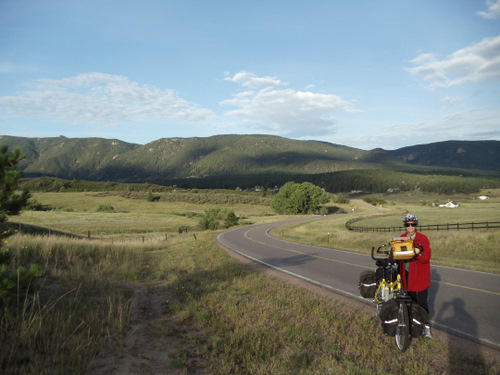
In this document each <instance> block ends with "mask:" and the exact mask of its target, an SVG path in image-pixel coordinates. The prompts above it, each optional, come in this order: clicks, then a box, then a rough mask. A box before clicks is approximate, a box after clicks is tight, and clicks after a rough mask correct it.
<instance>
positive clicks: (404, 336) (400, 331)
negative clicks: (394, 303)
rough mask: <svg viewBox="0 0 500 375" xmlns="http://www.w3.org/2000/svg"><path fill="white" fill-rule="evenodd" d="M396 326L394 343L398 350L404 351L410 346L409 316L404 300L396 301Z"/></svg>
mask: <svg viewBox="0 0 500 375" xmlns="http://www.w3.org/2000/svg"><path fill="white" fill-rule="evenodd" d="M398 304H399V306H398V326H397V327H396V344H397V345H398V348H399V350H401V351H402V352H404V351H406V349H408V347H409V346H410V316H409V314H408V305H407V304H406V302H399V303H398Z"/></svg>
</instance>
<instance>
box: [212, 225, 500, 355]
mask: <svg viewBox="0 0 500 375" xmlns="http://www.w3.org/2000/svg"><path fill="white" fill-rule="evenodd" d="M314 219H316V220H318V219H321V218H319V217H315V218H302V219H296V220H289V221H282V222H275V223H266V224H256V225H250V226H246V227H241V228H236V229H233V230H230V231H228V232H224V233H221V234H219V235H218V237H217V241H218V242H219V243H220V244H221V245H223V246H225V247H227V248H229V249H231V250H233V251H235V252H237V253H239V254H241V255H244V256H246V257H247V258H250V259H253V260H254V261H257V262H260V263H262V264H265V265H267V266H269V267H272V268H274V269H277V270H280V271H282V272H286V273H288V274H291V275H293V276H296V277H299V278H302V279H304V280H307V281H309V282H312V283H314V284H317V285H321V286H323V287H325V288H328V289H330V290H333V291H335V292H338V293H341V294H343V295H346V296H349V297H352V298H355V299H358V300H361V301H363V302H366V303H370V302H369V301H367V300H365V299H363V298H362V297H361V296H360V295H359V291H358V281H359V274H360V272H361V271H362V270H365V269H374V268H375V266H374V261H373V260H372V259H371V257H370V255H365V254H357V253H349V252H346V251H341V250H332V249H326V248H321V247H313V246H307V245H301V244H296V243H292V242H287V241H282V240H279V239H276V238H274V237H272V236H271V235H269V233H268V232H269V231H270V230H271V229H272V228H274V227H278V226H283V225H287V224H291V223H294V222H297V221H302V220H314ZM429 302H430V309H431V321H432V325H433V326H434V327H436V328H440V329H443V330H446V331H448V332H451V333H454V334H456V335H458V336H461V337H464V338H468V339H471V340H474V341H478V342H481V343H483V344H486V345H488V346H490V347H493V348H495V349H500V275H494V274H488V273H483V272H474V271H466V270H460V269H455V268H448V267H440V266H432V285H431V289H430V293H429Z"/></svg>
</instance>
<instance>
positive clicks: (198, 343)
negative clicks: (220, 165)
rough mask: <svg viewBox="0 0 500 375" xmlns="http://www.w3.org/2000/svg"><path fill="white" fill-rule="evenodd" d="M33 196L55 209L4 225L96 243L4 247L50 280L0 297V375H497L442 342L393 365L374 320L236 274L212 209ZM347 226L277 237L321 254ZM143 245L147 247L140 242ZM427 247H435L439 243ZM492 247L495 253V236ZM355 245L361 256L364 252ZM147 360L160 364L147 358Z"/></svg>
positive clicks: (14, 241)
mask: <svg viewBox="0 0 500 375" xmlns="http://www.w3.org/2000/svg"><path fill="white" fill-rule="evenodd" d="M36 199H37V200H38V201H39V202H40V203H42V204H44V205H48V206H51V207H54V208H56V209H54V210H51V211H37V212H32V211H27V212H24V213H23V214H22V215H21V216H19V217H15V218H12V219H11V220H12V221H16V222H20V223H22V225H28V224H30V225H36V226H42V227H44V228H46V229H47V228H50V230H51V232H52V233H54V232H55V231H57V230H59V231H64V232H71V233H74V234H78V235H81V236H82V237H86V236H87V233H88V231H92V233H96V234H99V235H98V236H97V235H96V237H98V239H97V240H94V241H88V240H81V239H80V240H78V239H68V238H64V237H58V236H54V235H53V236H50V237H48V236H41V235H34V236H33V235H24V234H17V235H15V236H12V237H9V238H8V242H7V243H4V246H3V248H2V251H3V252H9V253H10V256H11V259H10V265H11V266H12V267H17V266H19V265H26V266H29V265H30V264H37V265H39V266H40V267H41V268H42V269H43V270H44V273H45V275H44V277H43V278H41V279H40V280H39V282H38V284H39V289H38V290H37V291H34V292H32V293H29V294H23V291H22V290H21V291H20V290H16V289H14V290H13V295H11V298H10V300H9V302H8V303H6V302H5V300H2V301H4V305H3V310H2V312H1V315H0V320H1V321H0V327H2V329H1V331H0V348H1V350H0V368H1V369H2V373H5V374H18V373H26V374H68V373H72V374H101V373H118V371H119V369H121V368H122V367H120V366H123V363H128V364H132V365H131V366H132V367H131V370H130V372H129V373H138V374H139V373H141V374H142V373H155V372H156V373H171V374H188V373H211V374H335V373H342V374H443V373H452V374H469V373H478V374H480V373H485V374H496V373H498V372H499V371H500V364H498V363H492V362H490V361H488V360H486V359H485V358H483V357H482V356H481V353H478V352H476V353H471V352H467V353H465V352H462V351H459V350H457V349H451V348H450V347H449V346H448V344H447V343H446V342H442V341H440V340H415V341H413V343H412V346H411V347H410V349H409V350H408V351H407V352H406V353H404V354H401V353H400V352H399V351H398V350H397V348H396V346H395V344H394V342H393V341H394V340H393V339H392V338H387V337H384V336H383V335H382V332H381V330H380V326H379V322H378V321H377V320H376V319H375V320H374V319H373V318H372V317H371V316H370V315H367V314H365V313H363V312H360V311H358V310H354V309H353V308H352V307H349V306H348V305H345V304H343V303H341V302H339V301H336V300H333V299H331V298H327V297H324V296H320V295H316V294H313V293H311V292H310V291H307V290H304V289H302V288H299V287H295V286H293V285H289V284H287V283H285V282H284V281H280V280H277V279H274V278H271V277H269V276H265V275H263V274H261V273H257V272H254V271H252V270H250V269H249V268H247V267H245V266H243V265H241V264H239V263H238V262H236V261H235V260H234V259H233V258H231V257H229V256H228V255H227V254H226V253H225V252H224V251H222V250H221V249H219V248H218V247H217V246H216V245H215V244H214V243H213V241H212V238H213V236H214V234H215V232H210V231H208V232H201V231H199V230H197V229H196V227H197V222H198V220H199V217H200V215H201V214H202V213H203V212H204V211H205V210H206V209H207V208H211V207H213V206H217V205H210V204H207V203H205V204H201V205H200V204H192V203H183V202H163V201H160V202H146V201H145V200H144V199H142V200H139V199H131V198H124V197H122V196H118V195H107V194H92V193H54V194H52V193H44V194H36ZM493 203H494V204H495V202H493ZM100 205H110V206H112V207H113V209H114V212H109V213H104V212H97V208H98V207H99V206H100ZM423 207H425V206H420V205H418V204H417V205H415V206H412V207H410V206H405V205H404V204H401V203H399V202H397V203H394V204H393V203H392V202H391V203H389V208H388V209H387V211H388V213H390V212H394V218H398V219H397V220H400V213H399V212H400V211H401V210H404V209H406V208H415V211H417V210H416V208H423ZM343 208H344V209H345V211H347V212H353V211H352V210H353V209H354V214H353V215H359V214H360V213H362V212H369V208H368V207H366V206H365V205H363V204H360V203H358V202H355V201H352V202H351V203H349V204H347V205H344V206H343ZM231 209H234V211H235V213H236V214H237V215H238V216H241V217H244V218H243V219H242V221H243V222H245V223H258V222H264V221H269V220H278V219H285V217H277V216H273V213H272V211H271V209H270V208H269V207H267V206H265V205H263V206H259V205H249V204H240V205H238V204H235V205H231ZM429 209H430V208H429ZM417 212H419V214H420V210H419V211H417ZM420 216H421V218H422V220H423V218H425V217H426V216H425V214H424V216H422V214H420ZM346 217H347V216H341V217H338V218H332V219H329V220H326V221H318V222H316V223H310V225H311V226H309V227H306V229H305V230H304V227H303V226H297V227H293V228H289V227H286V228H283V230H278V231H277V232H278V234H279V235H283V236H284V237H286V238H287V239H290V238H295V237H296V238H297V239H299V240H301V241H306V242H307V238H312V237H314V236H312V237H309V234H310V233H311V232H315V233H316V238H317V241H318V242H320V243H321V242H325V243H323V244H322V245H325V244H326V241H327V237H325V235H326V234H327V233H328V232H330V233H331V237H330V239H331V242H333V246H335V244H336V243H337V244H339V246H340V244H342V243H346V244H351V241H349V239H348V237H349V236H350V237H351V238H352V237H353V236H354V237H357V236H358V235H359V234H357V233H356V234H352V233H349V232H348V231H346V230H345V229H343V228H342V227H343V225H344V223H345V221H346ZM429 217H430V213H429ZM436 218H437V219H438V217H437V216H436ZM386 219H387V217H386V218H384V220H386ZM370 220H373V219H370ZM426 220H428V219H426ZM323 225H326V226H325V227H323ZM180 226H188V227H189V228H190V230H189V232H188V233H182V234H179V233H177V228H178V227H180ZM344 232H345V233H346V234H345V236H346V237H345V238H343V239H341V233H344ZM45 233H46V234H47V233H48V232H47V231H46V232H45ZM457 233H458V232H453V235H456V234H457ZM144 234H147V235H148V236H149V237H148V238H147V240H146V241H144V242H142V237H143V236H144ZM165 234H167V235H168V236H167V237H165ZM193 234H195V236H193ZM343 235H344V234H342V236H343ZM468 235H469V236H474V237H475V236H478V237H477V239H476V242H477V243H479V244H480V245H479V247H482V246H483V242H484V241H486V242H488V241H490V240H489V239H488V238H486V239H484V238H483V237H481V233H479V232H478V233H473V234H472V233H470V232H469V233H468ZM489 235H491V233H490V234H488V236H489ZM377 240H378V238H377ZM380 240H381V241H382V242H383V241H384V239H383V238H380ZM341 241H344V242H341ZM364 241H365V242H366V244H365V245H363V246H370V247H371V242H372V241H375V238H374V237H372V236H367V238H366V239H364ZM431 241H433V243H435V244H436V245H434V247H435V248H436V249H438V248H439V247H440V246H438V245H437V244H438V240H437V239H435V238H431ZM493 241H496V242H497V245H498V232H495V233H493ZM378 242H379V241H376V243H378ZM331 245H332V244H331ZM349 246H351V245H349ZM349 246H347V245H346V247H349ZM363 246H361V248H360V249H357V250H358V251H365V249H363ZM353 250H355V249H353ZM435 251H438V250H435ZM478 253H481V251H479V252H478ZM141 290H146V291H147V292H148V293H147V295H148V296H150V301H149V302H148V303H146V301H145V300H142V299H141V298H139V294H138V291H141ZM152 300H154V301H156V302H155V303H152V302H151V301H152ZM138 313H142V314H144V315H139V317H143V322H142V320H141V322H142V323H145V322H147V324H148V327H149V328H148V331H147V332H149V333H148V336H147V337H146V338H145V340H144V342H141V344H142V349H141V350H139V349H138V348H137V345H136V346H135V347H133V348H134V349H133V350H130V348H131V347H130V343H129V342H128V339H129V336H130V335H132V336H139V335H138V334H137V332H136V331H134V330H135V329H136V326H135V325H134V324H137V322H136V320H137V319H135V318H134V316H135V314H138ZM136 318H137V317H136ZM132 331H133V332H136V333H132V334H131V332H132ZM141 332H142V331H141ZM135 339H136V340H139V338H138V337H136V338H135ZM158 347H159V348H158ZM152 353H158V355H157V356H156V357H154V358H151V356H152V355H153V354H152ZM103 363H105V365H104V364H103ZM103 366H104V367H103ZM106 366H111V367H106ZM103 368H104V369H105V371H104V370H103ZM108 370H109V371H108Z"/></svg>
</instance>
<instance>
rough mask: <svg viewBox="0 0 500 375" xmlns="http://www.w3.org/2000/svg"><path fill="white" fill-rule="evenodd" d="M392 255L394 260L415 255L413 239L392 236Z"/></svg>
mask: <svg viewBox="0 0 500 375" xmlns="http://www.w3.org/2000/svg"><path fill="white" fill-rule="evenodd" d="M391 248H392V257H393V258H394V259H396V260H406V259H411V258H413V257H414V256H415V248H414V247H413V241H412V240H411V238H408V237H392V239H391Z"/></svg>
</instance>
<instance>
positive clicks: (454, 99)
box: [441, 96, 462, 105]
mask: <svg viewBox="0 0 500 375" xmlns="http://www.w3.org/2000/svg"><path fill="white" fill-rule="evenodd" d="M460 100H462V99H461V98H459V97H456V96H445V97H444V98H442V99H441V101H442V102H446V103H448V104H450V105H453V104H455V103H458V102H459V101H460Z"/></svg>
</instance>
